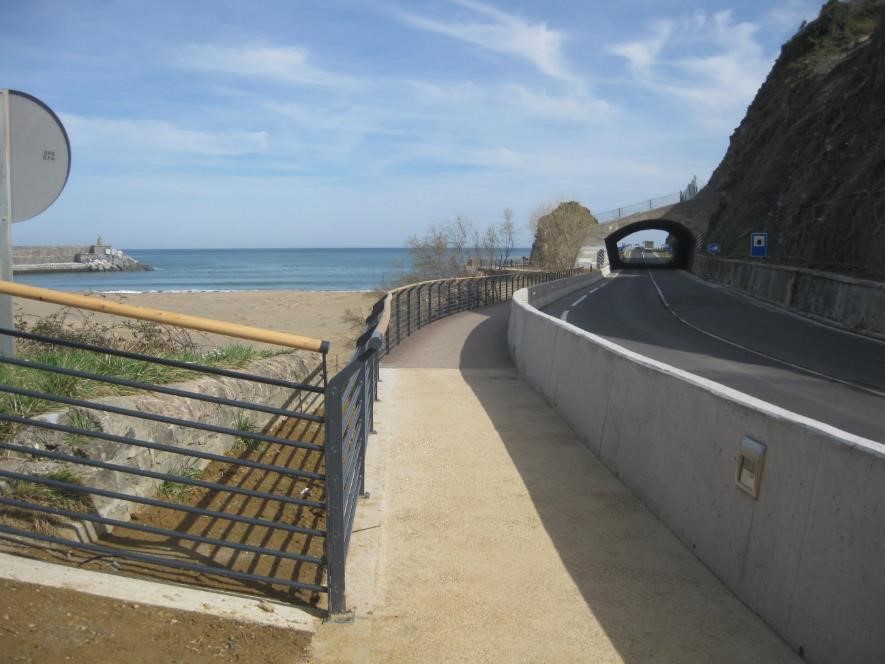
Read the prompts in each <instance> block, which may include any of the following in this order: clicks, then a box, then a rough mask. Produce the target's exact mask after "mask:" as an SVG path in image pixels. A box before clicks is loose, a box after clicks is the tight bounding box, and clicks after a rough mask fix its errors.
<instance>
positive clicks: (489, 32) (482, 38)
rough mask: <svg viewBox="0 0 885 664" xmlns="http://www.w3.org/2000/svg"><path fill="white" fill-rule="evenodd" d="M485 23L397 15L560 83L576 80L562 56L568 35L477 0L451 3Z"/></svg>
mask: <svg viewBox="0 0 885 664" xmlns="http://www.w3.org/2000/svg"><path fill="white" fill-rule="evenodd" d="M452 2H454V4H457V5H459V6H461V7H464V8H466V9H468V10H470V11H471V12H473V13H474V14H477V15H478V16H479V17H482V18H485V19H487V20H485V21H453V22H445V21H439V20H435V19H431V18H427V17H425V16H419V15H417V14H411V13H407V12H398V15H399V16H400V18H402V19H403V20H404V21H406V22H407V23H408V24H409V25H411V26H413V27H415V28H418V29H419V30H425V31H427V32H435V33H437V34H441V35H446V36H447V37H452V38H453V39H459V40H461V41H465V42H468V43H470V44H474V45H476V46H479V47H481V48H484V49H486V50H489V51H494V52H496V53H504V54H506V55H511V56H515V57H517V58H520V59H523V60H526V61H528V62H530V63H531V64H532V65H534V66H535V67H536V68H537V69H538V70H539V71H540V72H542V73H543V74H546V75H547V76H550V77H552V78H556V79H559V80H565V81H568V80H575V76H574V75H573V74H572V73H571V72H570V71H569V68H568V66H567V64H566V62H565V57H564V55H563V53H562V46H563V42H564V41H565V36H564V35H563V33H562V32H559V31H557V30H552V29H550V28H549V27H547V24H546V23H531V22H529V21H527V20H526V19H524V18H522V17H521V16H517V15H516V14H508V13H506V12H503V11H501V10H499V9H496V8H495V7H491V6H490V5H486V4H483V3H481V2H476V1H475V0H452Z"/></svg>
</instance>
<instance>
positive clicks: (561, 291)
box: [527, 272, 602, 307]
mask: <svg viewBox="0 0 885 664" xmlns="http://www.w3.org/2000/svg"><path fill="white" fill-rule="evenodd" d="M600 279H602V274H600V273H599V272H591V273H589V274H579V275H578V276H576V277H568V278H566V279H557V280H556V281H548V282H547V283H545V284H538V285H537V286H531V287H529V288H528V289H527V290H528V301H529V302H530V303H531V304H532V306H534V307H546V306H547V305H548V304H550V303H551V302H556V300H558V299H559V298H561V297H565V296H566V295H568V294H569V293H574V292H575V291H576V290H580V289H581V288H584V287H585V286H589V285H590V284H592V283H593V282H595V281H599V280H600Z"/></svg>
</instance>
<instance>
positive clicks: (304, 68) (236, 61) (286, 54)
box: [175, 44, 355, 87]
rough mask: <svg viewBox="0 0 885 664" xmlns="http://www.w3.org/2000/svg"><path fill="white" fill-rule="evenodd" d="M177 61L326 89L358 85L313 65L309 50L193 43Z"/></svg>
mask: <svg viewBox="0 0 885 664" xmlns="http://www.w3.org/2000/svg"><path fill="white" fill-rule="evenodd" d="M175 60H176V61H177V63H178V64H179V65H180V66H183V67H186V68H189V69H194V70H200V71H214V72H221V73H226V74H234V75H238V76H245V77H250V78H260V79H267V80H276V81H281V82H284V83H292V84H300V85H317V86H325V87H348V86H351V85H353V84H354V83H355V80H354V79H353V78H351V77H349V76H345V75H341V74H336V73H334V72H331V71H327V70H324V69H321V68H319V67H315V66H313V65H312V64H311V63H310V62H309V53H308V51H307V49H304V48H300V47H297V46H218V45H214V44H191V45H189V46H187V47H185V48H184V49H183V51H182V53H181V54H180V55H178V56H176V58H175Z"/></svg>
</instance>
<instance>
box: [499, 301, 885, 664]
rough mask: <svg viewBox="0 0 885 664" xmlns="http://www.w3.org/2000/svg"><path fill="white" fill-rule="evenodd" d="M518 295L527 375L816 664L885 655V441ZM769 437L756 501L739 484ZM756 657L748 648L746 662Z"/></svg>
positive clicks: (514, 319)
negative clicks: (614, 338)
mask: <svg viewBox="0 0 885 664" xmlns="http://www.w3.org/2000/svg"><path fill="white" fill-rule="evenodd" d="M528 299H529V294H528V292H527V291H526V290H522V291H519V292H518V293H517V294H516V295H515V296H514V299H513V305H512V308H511V314H510V322H509V329H508V342H509V345H510V351H511V354H512V355H513V358H514V361H515V362H516V365H517V367H518V368H519V370H520V371H521V372H522V373H523V374H524V375H525V377H526V378H527V379H528V380H529V382H530V383H531V384H532V385H533V386H534V387H535V388H536V389H538V390H539V391H540V392H542V393H543V394H544V396H545V397H546V398H547V399H548V401H549V402H550V403H551V404H552V405H553V406H554V408H556V410H557V411H558V412H559V413H560V414H561V415H562V416H563V418H564V419H565V420H566V421H567V422H568V423H569V425H570V426H571V427H572V428H573V429H574V430H575V431H576V432H577V433H578V435H579V436H580V437H581V438H582V440H583V441H584V442H585V444H586V445H587V446H588V447H589V448H590V449H591V450H592V451H593V452H594V453H595V454H597V455H598V456H599V457H600V458H601V459H602V460H603V462H604V463H605V464H606V465H607V466H608V467H609V468H610V469H611V471H612V472H613V473H614V474H615V475H616V476H618V477H620V478H621V480H623V481H624V482H625V483H626V484H627V485H628V486H630V487H631V488H632V489H633V490H635V491H636V492H637V493H638V494H639V495H640V497H641V498H642V500H643V501H644V502H645V504H646V505H648V507H649V508H650V509H651V510H652V511H653V512H655V513H656V514H657V515H658V516H659V517H660V518H661V519H662V520H663V521H664V522H665V523H667V525H668V526H669V527H670V528H671V529H672V531H673V532H674V533H675V534H676V535H677V536H678V537H679V538H680V539H681V540H682V541H683V542H684V543H685V545H686V546H687V547H689V548H690V549H691V550H692V552H693V553H695V555H697V556H698V558H700V559H701V560H702V561H703V562H704V563H705V564H706V565H707V566H708V567H709V568H710V569H711V570H712V571H713V573H714V574H716V575H717V576H718V577H719V578H720V579H721V580H722V581H723V582H724V583H725V584H726V585H727V586H728V587H729V588H730V589H732V590H733V591H734V592H735V593H736V594H737V596H738V597H739V598H740V599H741V600H742V601H743V602H745V603H746V604H747V605H748V606H749V607H750V608H752V609H753V610H754V611H756V612H757V613H758V614H759V615H760V616H761V617H762V619H763V620H765V621H766V622H767V623H768V624H769V625H771V627H772V628H773V629H775V630H776V631H777V632H778V633H779V634H780V635H781V636H782V637H783V638H784V639H785V640H786V641H787V642H788V643H789V644H790V645H791V646H792V647H793V648H794V649H796V650H797V651H800V649H801V651H800V652H802V653H803V654H804V656H805V658H806V659H807V660H808V661H811V662H816V663H821V662H855V663H860V662H870V663H873V662H876V663H881V662H883V661H885V630H883V629H882V624H883V620H885V445H882V444H880V443H876V442H873V441H869V440H865V439H862V438H859V437H857V436H852V435H850V434H847V433H845V432H842V431H839V430H837V429H835V428H833V427H829V426H827V425H824V424H821V423H818V422H815V421H813V420H810V419H807V418H804V417H801V416H798V415H795V414H793V413H790V412H788V411H785V410H783V409H780V408H777V407H774V406H771V405H770V404H767V403H765V402H763V401H760V400H758V399H754V398H752V397H749V396H747V395H744V394H742V393H740V392H737V391H735V390H731V389H729V388H726V387H724V386H722V385H719V384H717V383H713V382H712V381H708V380H706V379H703V378H700V377H697V376H694V375H692V374H688V373H686V372H683V371H681V370H679V369H676V368H674V367H670V366H668V365H665V364H662V363H659V362H656V361H654V360H651V359H649V358H646V357H643V356H641V355H638V354H636V353H633V352H631V351H629V350H627V349H625V348H622V347H620V346H617V345H615V344H613V343H611V342H609V341H606V340H605V339H602V338H600V337H597V336H595V335H592V334H590V333H588V332H585V331H583V330H580V329H579V328H576V327H574V326H573V325H570V324H568V323H566V322H564V321H561V320H558V319H555V318H552V317H551V316H548V315H546V314H544V313H542V312H540V311H538V310H537V309H535V308H534V307H533V306H532V305H530V304H529V302H528ZM744 436H751V437H752V438H754V439H755V440H758V441H760V442H762V443H764V444H765V445H766V446H767V452H766V458H765V465H764V470H763V473H762V484H761V489H760V495H759V497H758V499H754V498H752V497H751V496H750V495H748V494H746V493H744V492H742V491H741V490H739V489H738V488H737V487H736V486H735V460H736V455H737V451H738V446H739V444H740V442H741V440H742V438H743V437H744ZM751 660H752V653H748V661H751Z"/></svg>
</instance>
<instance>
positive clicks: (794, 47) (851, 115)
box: [699, 0, 885, 280]
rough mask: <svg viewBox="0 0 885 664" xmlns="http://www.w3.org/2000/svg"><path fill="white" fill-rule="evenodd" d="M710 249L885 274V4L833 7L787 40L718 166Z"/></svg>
mask: <svg viewBox="0 0 885 664" xmlns="http://www.w3.org/2000/svg"><path fill="white" fill-rule="evenodd" d="M699 198H701V199H703V200H707V201H715V202H716V204H715V205H714V206H713V208H714V212H713V214H712V217H711V218H710V224H709V229H708V232H707V242H717V243H719V244H720V246H721V249H722V255H723V256H726V257H733V258H746V257H747V256H748V253H749V243H750V233H752V232H755V231H765V232H768V234H769V260H770V261H771V262H775V263H780V264H784V265H794V266H799V267H808V268H813V269H818V270H830V271H835V272H842V273H849V274H854V275H857V276H862V277H867V278H872V279H878V280H882V279H885V228H883V224H885V0H854V1H851V2H837V1H836V0H831V1H830V2H828V3H827V4H826V5H824V6H823V8H822V10H821V13H820V16H819V17H818V18H817V19H816V20H815V21H813V22H811V23H809V24H808V25H804V26H803V27H802V28H801V29H800V31H799V32H798V34H796V35H795V36H794V37H793V39H791V40H790V41H789V42H788V43H787V44H785V45H784V46H783V48H782V50H781V54H780V57H779V58H778V60H777V62H776V63H775V65H774V67H773V68H772V70H771V73H770V74H769V76H768V79H767V80H766V81H765V83H764V84H763V85H762V87H761V88H760V89H759V92H758V93H757V95H756V98H755V100H754V101H753V103H752V105H751V106H750V108H749V110H748V112H747V115H746V117H745V118H744V120H743V122H741V124H740V126H739V127H738V129H737V130H736V131H735V132H734V134H733V135H732V137H731V143H730V146H729V149H728V152H727V153H726V155H725V158H724V159H723V160H722V163H721V164H720V165H719V167H718V168H717V169H716V171H715V172H714V173H713V176H712V177H711V179H710V182H709V183H708V185H707V186H706V187H705V189H704V190H703V191H702V192H701V194H700V197H699Z"/></svg>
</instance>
